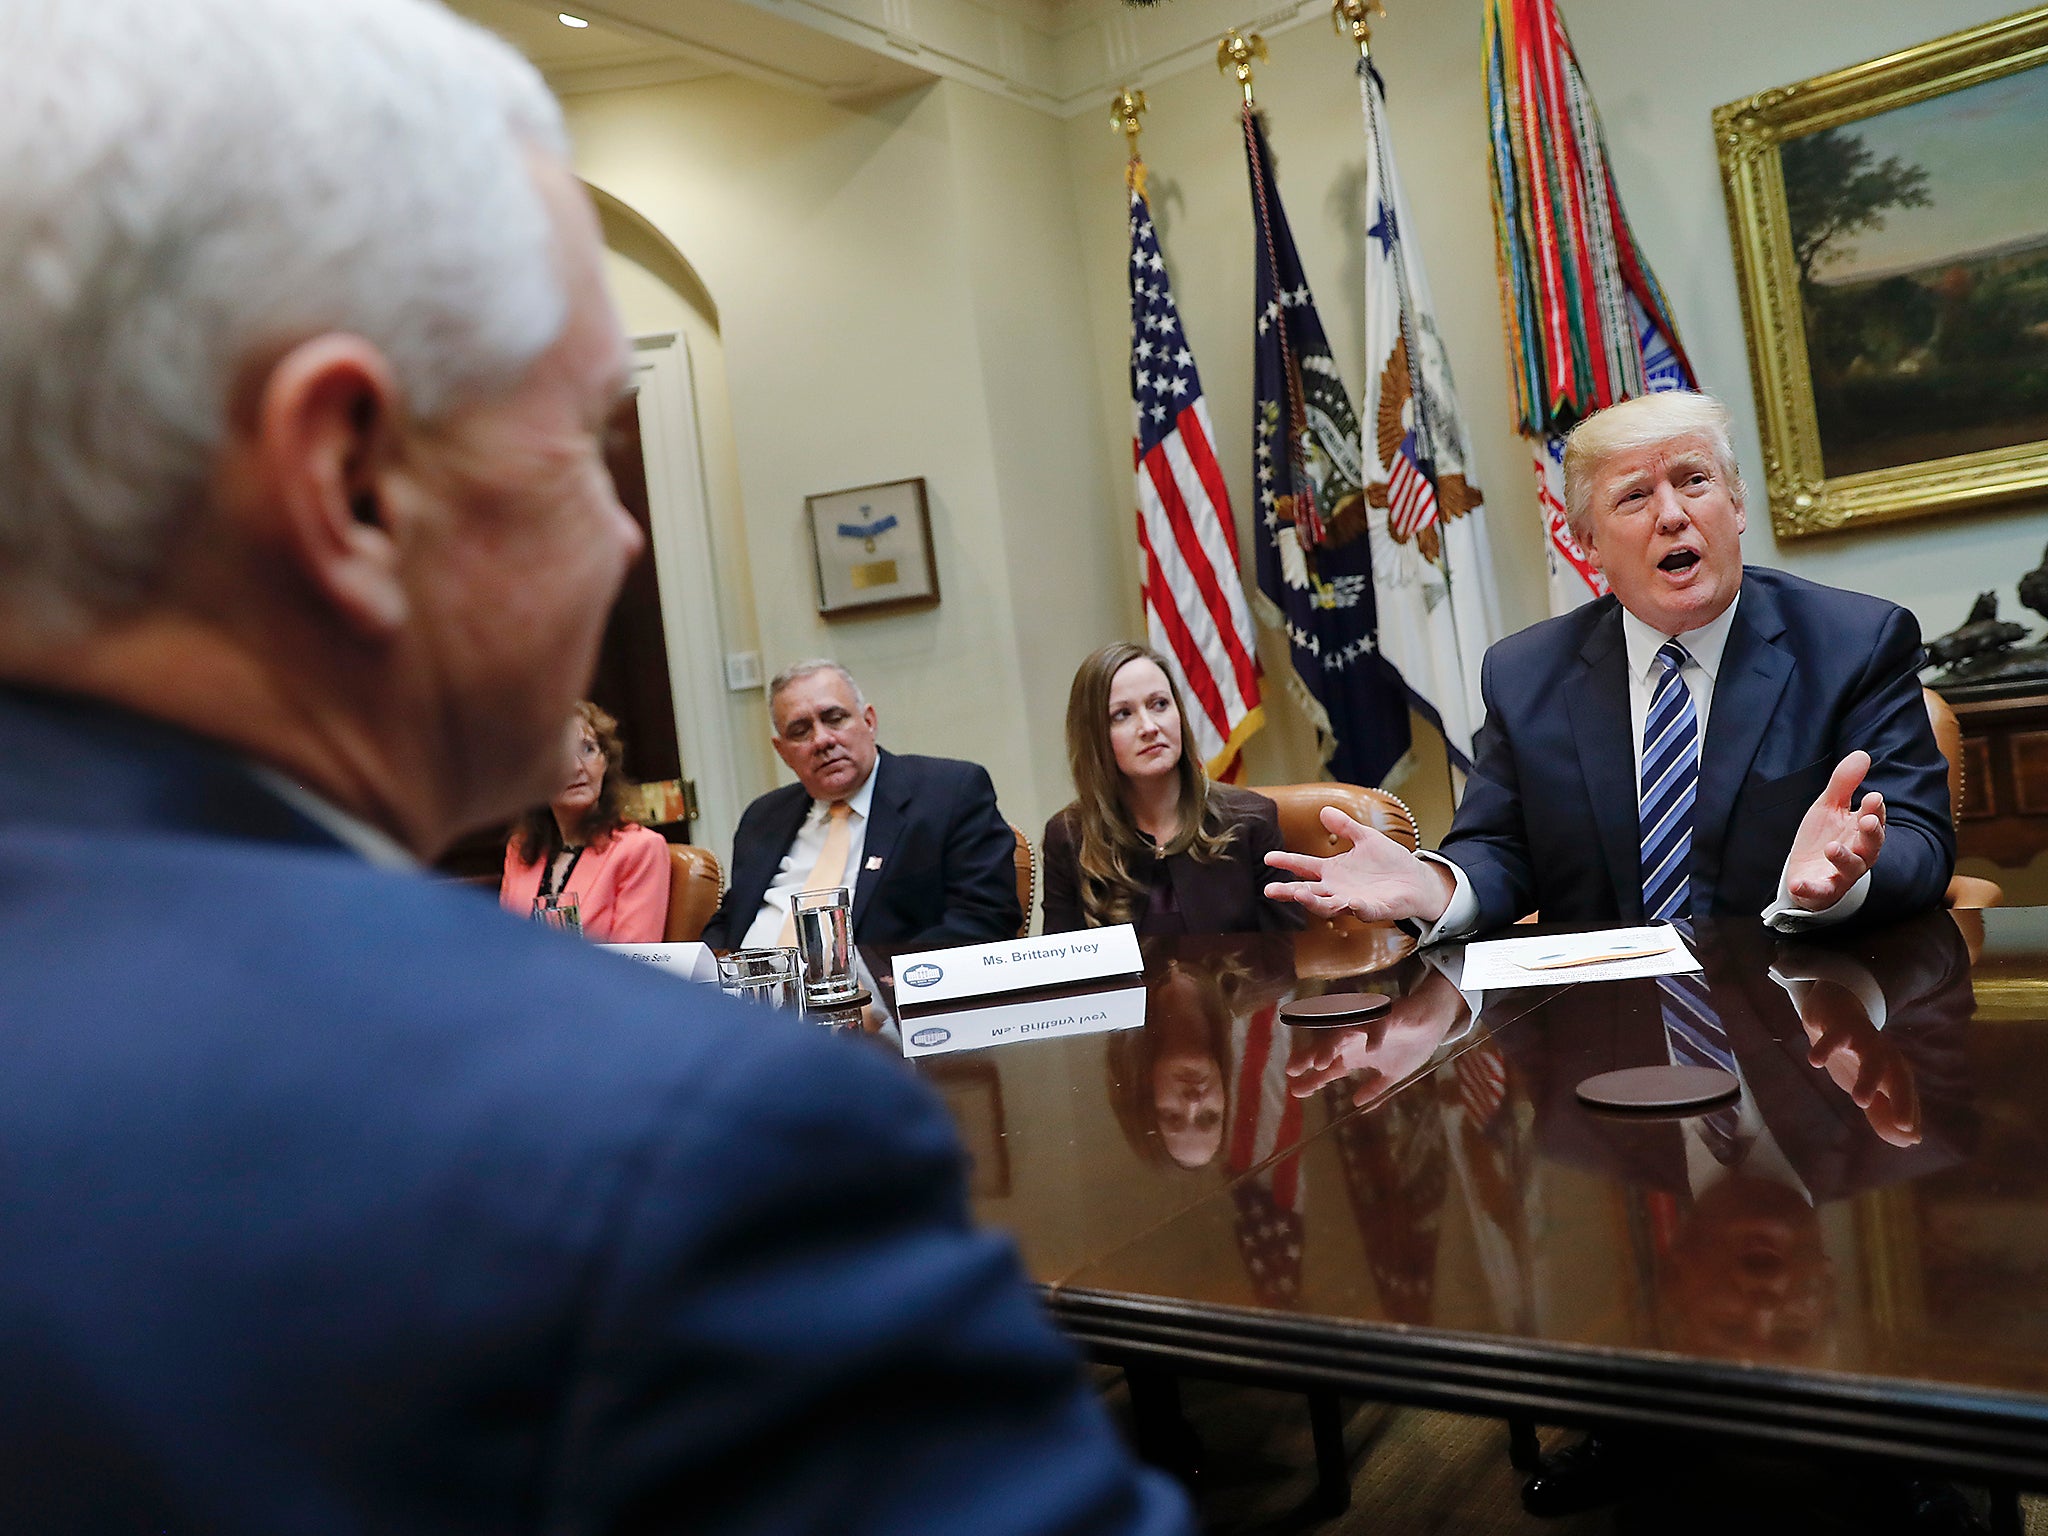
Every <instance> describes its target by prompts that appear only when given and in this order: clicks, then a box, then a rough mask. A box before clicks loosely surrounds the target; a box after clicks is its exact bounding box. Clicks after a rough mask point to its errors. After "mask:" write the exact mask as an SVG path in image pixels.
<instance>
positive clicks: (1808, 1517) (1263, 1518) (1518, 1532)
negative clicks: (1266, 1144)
mask: <svg viewBox="0 0 2048 1536" xmlns="http://www.w3.org/2000/svg"><path fill="white" fill-rule="evenodd" d="M1100 1379H1101V1382H1102V1385H1103V1387H1104V1392H1105V1397H1106V1400H1107V1401H1108V1402H1109V1404H1110V1406H1111V1409H1112V1411H1113V1412H1116V1413H1118V1414H1119V1415H1121V1416H1124V1417H1126V1418H1127V1417H1128V1402H1127V1399H1126V1398H1125V1395H1124V1392H1123V1390H1122V1387H1121V1384H1120V1378H1119V1377H1118V1376H1117V1375H1116V1374H1115V1373H1111V1372H1105V1373H1104V1374H1103V1375H1102V1377H1101V1378H1100ZM1181 1401H1182V1407H1183V1410H1184V1412H1185V1414H1186V1416H1187V1420H1188V1423H1189V1425H1190V1427H1191V1428H1192V1429H1193V1430H1194V1433H1195V1435H1196V1437H1197V1438H1198V1439H1199V1441H1200V1444H1201V1471H1200V1475H1199V1480H1198V1485H1197V1488H1196V1499H1197V1503H1198V1504H1199V1506H1200V1509H1201V1513H1202V1519H1203V1524H1204V1527H1205V1528H1206V1530H1207V1531H1208V1532H1210V1533H1211V1536H1292V1533H1304V1536H1306V1533H1311V1532H1313V1533H1315V1536H1367V1533H1372V1536H1384V1533H1387V1532H1400V1533H1402V1536H1410V1533H1414V1536H1596V1533H1597V1536H1608V1533H1615V1536H1637V1533H1645V1536H1647V1533H1655V1536H1696V1533H1697V1536H1708V1533H1712V1536H1730V1533H1739V1536H1780V1533H1784V1536H1794V1533H1796V1536H1888V1533H1890V1532H1893V1531H1896V1530H1898V1529H1899V1528H1900V1522H1899V1518H1898V1515H1899V1510H1898V1508H1897V1506H1898V1503H1899V1500H1898V1498H1897V1496H1896V1490H1895V1489H1894V1488H1891V1487H1890V1486H1889V1485H1888V1484H1887V1482H1886V1480H1885V1479H1884V1478H1883V1477H1882V1475H1881V1474H1880V1475H1878V1476H1876V1477H1872V1476H1870V1475H1869V1474H1867V1473H1866V1474H1862V1475H1859V1474H1856V1473H1855V1472H1853V1471H1851V1470H1849V1469H1845V1468H1842V1467H1827V1468H1823V1467H1816V1466H1814V1465H1812V1464H1811V1463H1809V1462H1806V1461H1803V1460H1777V1459H1773V1458H1769V1457H1763V1456H1756V1455H1742V1456H1732V1455H1729V1456H1718V1457H1714V1458H1711V1459H1705V1460H1700V1461H1696V1462H1694V1463H1692V1464H1690V1465H1687V1466H1685V1467H1680V1468H1669V1469H1660V1471H1659V1473H1658V1475H1657V1477H1656V1478H1655V1479H1654V1480H1653V1483H1652V1486H1651V1487H1650V1488H1649V1489H1647V1490H1646V1491H1645V1492H1643V1493H1641V1494H1639V1495H1637V1496H1635V1497H1634V1498H1632V1499H1630V1500H1629V1501H1628V1502H1627V1503H1625V1504H1623V1505H1620V1506H1617V1507H1615V1508H1611V1509H1604V1510H1597V1511H1592V1512H1589V1513H1587V1514H1582V1515H1576V1516H1573V1517H1571V1518H1569V1519H1563V1520H1538V1519H1536V1518H1534V1517H1533V1516H1530V1515H1528V1514H1525V1513H1524V1512H1523V1510H1522V1506H1521V1503H1520V1500H1519V1497H1518V1493H1519V1489H1520V1487H1521V1478H1520V1475H1519V1474H1517V1473H1516V1472H1515V1471H1514V1470H1513V1468H1511V1467H1510V1466H1509V1465H1508V1459H1507V1431H1506V1429H1505V1427H1504V1426H1503V1425H1501V1424H1500V1423H1498V1422H1496V1421H1492V1420H1486V1419H1469V1418H1463V1417H1460V1416H1457V1415H1454V1414H1446V1413H1432V1412H1429V1411H1426V1410H1423V1409H1415V1408H1389V1407H1384V1406H1380V1405H1375V1404H1352V1403H1349V1402H1347V1403H1346V1405H1345V1408H1346V1413H1347V1423H1346V1431H1345V1447H1346V1450H1347V1451H1348V1452H1349V1454H1350V1458H1351V1467H1352V1474H1353V1476H1352V1499H1351V1508H1350V1509H1349V1511H1347V1512H1346V1513H1344V1514H1342V1515H1339V1516H1335V1517H1329V1516H1325V1515H1322V1514H1320V1513H1319V1512H1318V1511H1317V1508H1316V1503H1315V1454H1314V1449H1313V1446H1312V1443H1311V1440H1310V1433H1309V1419H1308V1409H1307V1405H1306V1403H1305V1401H1304V1400H1303V1399H1302V1398H1301V1397H1300V1396H1298V1395H1294V1394H1289V1393H1282V1392H1269V1391H1264V1390H1260V1389H1257V1388H1250V1387H1241V1386H1237V1385H1234V1384H1230V1383H1222V1382H1203V1381H1196V1380H1191V1379H1190V1380H1184V1381H1183V1382H1182V1384H1181ZM1566 1438H1567V1436H1566V1435H1565V1433H1564V1432H1561V1431H1551V1430H1546V1431H1544V1444H1545V1446H1546V1447H1554V1446H1556V1445H1558V1444H1561V1443H1563V1441H1564V1440H1565V1439H1566ZM1965 1497H1966V1498H1968V1499H1969V1500H1970V1501H1971V1503H1972V1505H1973V1507H1974V1508H1975V1509H1976V1510H1977V1512H1978V1513H1979V1514H1980V1515H1981V1514H1983V1513H1984V1512H1985V1510H1986V1508H1987V1501H1986V1499H1985V1496H1984V1495H1983V1494H1982V1493H1981V1492H1980V1491H1978V1490H1965ZM2023 1507H2024V1509H2025V1513H2026V1523H2027V1530H2028V1532H2029V1533H2030V1536H2048V1500H2043V1499H2037V1498H2034V1497H2031V1496H2029V1497H2028V1498H2026V1499H2024V1500H2023Z"/></svg>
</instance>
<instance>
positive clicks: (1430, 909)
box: [1266, 805, 1458, 923]
mask: <svg viewBox="0 0 2048 1536" xmlns="http://www.w3.org/2000/svg"><path fill="white" fill-rule="evenodd" d="M1322 819H1323V825H1324V826H1325V827H1327V828H1328V829H1329V830H1330V831H1331V833H1332V834H1334V835H1335V836H1337V837H1341V838H1343V839H1344V840H1345V841H1347V842H1349V843H1350V844H1351V847H1350V848H1349V849H1348V850H1347V851H1345V852H1343V853H1333V854H1331V855H1330V856H1329V857H1327V858H1317V857H1316V856H1315V855H1314V854H1309V853H1287V852H1285V851H1280V850H1276V851H1274V852H1272V853H1269V854H1267V855H1266V862H1267V863H1268V864H1270V865H1272V866H1273V867H1274V868H1275V869H1284V870H1286V871H1287V872H1288V873H1289V874H1293V875H1299V876H1301V878H1300V879H1298V880H1275V881H1274V882H1273V883H1272V884H1270V885H1268V886H1267V887H1266V894H1267V895H1268V896H1270V897H1272V898H1273V899H1274V900H1275V901H1298V902H1300V903H1301V904H1302V905H1303V906H1304V907H1307V908H1308V909H1309V911H1311V912H1313V913H1315V914H1316V915H1317V916H1318V917H1335V916H1336V915H1337V914H1338V913H1340V912H1349V913H1352V914H1353V915H1354V916H1357V917H1360V918H1363V919H1364V920H1365V921H1367V922H1369V923H1385V922H1397V921H1399V920H1401V919H1403V918H1410V917H1414V918H1420V919H1422V921H1424V922H1426V923H1434V922H1435V921H1436V920H1437V919H1438V918H1440V917H1442V916H1443V915H1444V908H1446V907H1448V906H1449V905H1450V904H1451V897H1452V895H1453V894H1455V893H1456V891H1457V889H1458V886H1457V882H1456V881H1455V880H1454V879H1453V878H1452V877H1451V874H1450V871H1448V870H1446V869H1445V868H1443V867H1442V866H1441V865H1438V864H1431V863H1428V862H1426V861H1424V860H1422V859H1418V858H1417V857H1415V855H1414V854H1412V853H1410V852H1409V851H1408V850H1407V849H1406V848H1403V847H1402V846H1401V845H1400V844H1399V843H1397V842H1395V841H1394V840H1393V839H1392V838H1391V837H1388V836H1387V835H1386V834H1385V833H1384V832H1379V831H1375V830H1374V829H1373V828H1371V827H1368V826H1366V825H1365V824H1364V823H1363V822H1358V821H1353V820H1352V819H1351V818H1350V817H1349V816H1347V815H1345V814H1344V813H1343V812H1342V811H1340V810H1338V809H1337V807H1336V806H1334V805H1326V806H1324V807H1323V818H1322Z"/></svg>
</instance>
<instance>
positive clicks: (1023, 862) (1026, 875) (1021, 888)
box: [1010, 821, 1038, 939]
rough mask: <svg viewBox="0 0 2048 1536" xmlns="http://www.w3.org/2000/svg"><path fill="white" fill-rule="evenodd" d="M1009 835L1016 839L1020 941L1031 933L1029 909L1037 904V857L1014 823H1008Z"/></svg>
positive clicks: (1018, 935)
mask: <svg viewBox="0 0 2048 1536" xmlns="http://www.w3.org/2000/svg"><path fill="white" fill-rule="evenodd" d="M1010 834H1011V836H1013V837H1015V838H1016V839H1017V853H1016V859H1017V903H1018V905H1019V906H1021V907H1023V909H1024V926H1023V927H1021V928H1019V929H1018V930H1017V937H1018V938H1020V939H1021V938H1024V937H1025V936H1026V935H1027V934H1029V933H1030V932H1031V909H1032V908H1033V907H1035V906H1036V905H1037V904H1038V855H1037V854H1036V853H1035V852H1034V851H1033V850H1032V847H1031V839H1030V838H1028V837H1026V836H1025V835H1024V829H1023V828H1022V827H1020V826H1018V825H1017V824H1016V823H1015V822H1014V821H1013V822H1011V823H1010Z"/></svg>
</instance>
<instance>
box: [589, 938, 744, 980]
mask: <svg viewBox="0 0 2048 1536" xmlns="http://www.w3.org/2000/svg"><path fill="white" fill-rule="evenodd" d="M598 947H599V948H601V949H605V950H608V951H610V952H611V953H612V954H615V955H624V956H625V957H626V958H627V959H628V960H638V961H639V962H641V964H643V965H655V966H659V967H660V968H661V969H662V970H663V971H665V972H667V973H668V974H669V975H671V976H673V977H675V978H676V979H677V980H678V981H716V980H717V979H718V967H717V965H715V964H714V963H713V962H712V959H711V947H710V946H709V945H708V944H603V945H600V946H598Z"/></svg>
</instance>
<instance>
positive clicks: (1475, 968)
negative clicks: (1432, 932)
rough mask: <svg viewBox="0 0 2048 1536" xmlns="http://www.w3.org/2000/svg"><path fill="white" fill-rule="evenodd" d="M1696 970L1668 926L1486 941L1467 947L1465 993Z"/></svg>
mask: <svg viewBox="0 0 2048 1536" xmlns="http://www.w3.org/2000/svg"><path fill="white" fill-rule="evenodd" d="M1699 968H1700V963H1699V961H1697V960H1695V959H1694V958H1693V955H1692V951H1691V950H1690V949H1687V948H1686V945H1685V940H1684V939H1682V938H1680V937H1679V935H1678V930H1677V929H1676V928H1673V927H1672V926H1671V925H1670V924H1669V923H1657V924H1654V925H1653V926H1651V927H1648V928H1600V929H1596V930H1594V931H1593V932H1591V933H1552V934H1545V935H1542V936H1541V937H1537V938H1528V939H1487V940H1484V941H1482V942H1480V943H1477V944H1467V945H1466V946H1465V973H1464V975H1463V976H1461V977H1460V978H1459V981H1458V985H1459V986H1460V987H1462V988H1464V989H1465V990H1466V991H1468V992H1469V991H1474V990H1478V989H1482V988H1488V987H1555V986H1563V985H1565V984H1567V983H1574V982H1581V981H1627V980H1629V979H1630V978H1632V977H1637V976H1670V975H1674V974H1676V973H1677V972H1679V971H1696V970H1698V969H1699Z"/></svg>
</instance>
